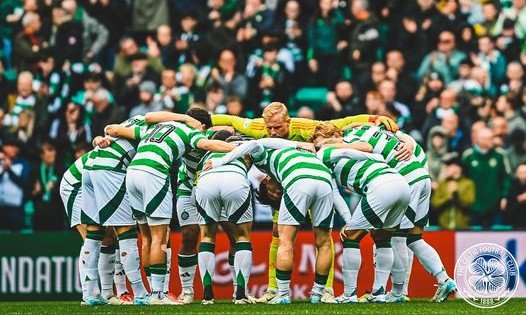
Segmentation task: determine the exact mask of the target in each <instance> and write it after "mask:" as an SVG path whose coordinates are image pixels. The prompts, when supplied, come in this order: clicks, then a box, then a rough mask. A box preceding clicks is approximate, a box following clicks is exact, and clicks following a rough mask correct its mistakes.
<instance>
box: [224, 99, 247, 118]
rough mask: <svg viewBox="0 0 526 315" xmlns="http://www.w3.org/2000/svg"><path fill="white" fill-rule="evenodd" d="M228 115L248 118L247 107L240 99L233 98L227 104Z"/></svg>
mask: <svg viewBox="0 0 526 315" xmlns="http://www.w3.org/2000/svg"><path fill="white" fill-rule="evenodd" d="M225 114H227V115H234V116H246V114H245V106H244V105H243V102H242V101H241V99H239V98H238V97H235V96H232V97H231V98H229V99H228V101H227V102H226V113H225Z"/></svg>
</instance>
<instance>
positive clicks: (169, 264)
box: [163, 247, 172, 292]
mask: <svg viewBox="0 0 526 315" xmlns="http://www.w3.org/2000/svg"><path fill="white" fill-rule="evenodd" d="M171 267H172V249H171V248H170V247H168V248H166V275H165V277H164V288H163V291H164V292H169V291H170V268H171Z"/></svg>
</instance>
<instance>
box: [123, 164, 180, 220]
mask: <svg viewBox="0 0 526 315" xmlns="http://www.w3.org/2000/svg"><path fill="white" fill-rule="evenodd" d="M126 189H127V190H128V195H129V198H130V205H131V208H132V210H133V214H134V216H135V217H136V218H137V221H138V222H139V224H145V223H148V225H161V224H163V225H164V224H170V220H171V218H172V209H173V194H172V188H171V183H170V177H166V178H162V177H159V176H157V175H154V174H152V173H149V172H146V171H143V170H137V169H129V170H128V173H127V175H126ZM145 218H146V220H145ZM150 219H157V220H150ZM159 219H164V220H159ZM166 222H168V223H166Z"/></svg>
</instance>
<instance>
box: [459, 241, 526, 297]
mask: <svg viewBox="0 0 526 315" xmlns="http://www.w3.org/2000/svg"><path fill="white" fill-rule="evenodd" d="M455 243H456V257H460V255H461V254H462V253H463V252H464V251H465V250H467V249H468V248H470V247H471V246H473V245H476V244H480V243H494V244H497V245H500V246H502V247H504V248H506V249H507V250H508V251H509V252H510V253H511V255H512V256H513V257H515V260H517V263H518V265H519V275H520V280H519V286H518V287H517V291H515V295H514V296H515V297H526V232H457V233H456V239H455Z"/></svg>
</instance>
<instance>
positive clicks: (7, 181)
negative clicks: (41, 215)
mask: <svg viewBox="0 0 526 315" xmlns="http://www.w3.org/2000/svg"><path fill="white" fill-rule="evenodd" d="M20 149H21V143H20V142H19V141H18V140H17V139H15V138H7V139H4V141H3V143H2V152H0V211H1V212H2V215H3V219H2V220H0V230H11V231H13V232H20V230H22V228H23V227H24V196H25V192H26V190H27V188H28V186H29V173H30V167H29V162H28V161H27V160H26V159H25V158H24V157H23V156H22V155H21V154H20V153H21V152H20Z"/></svg>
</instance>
